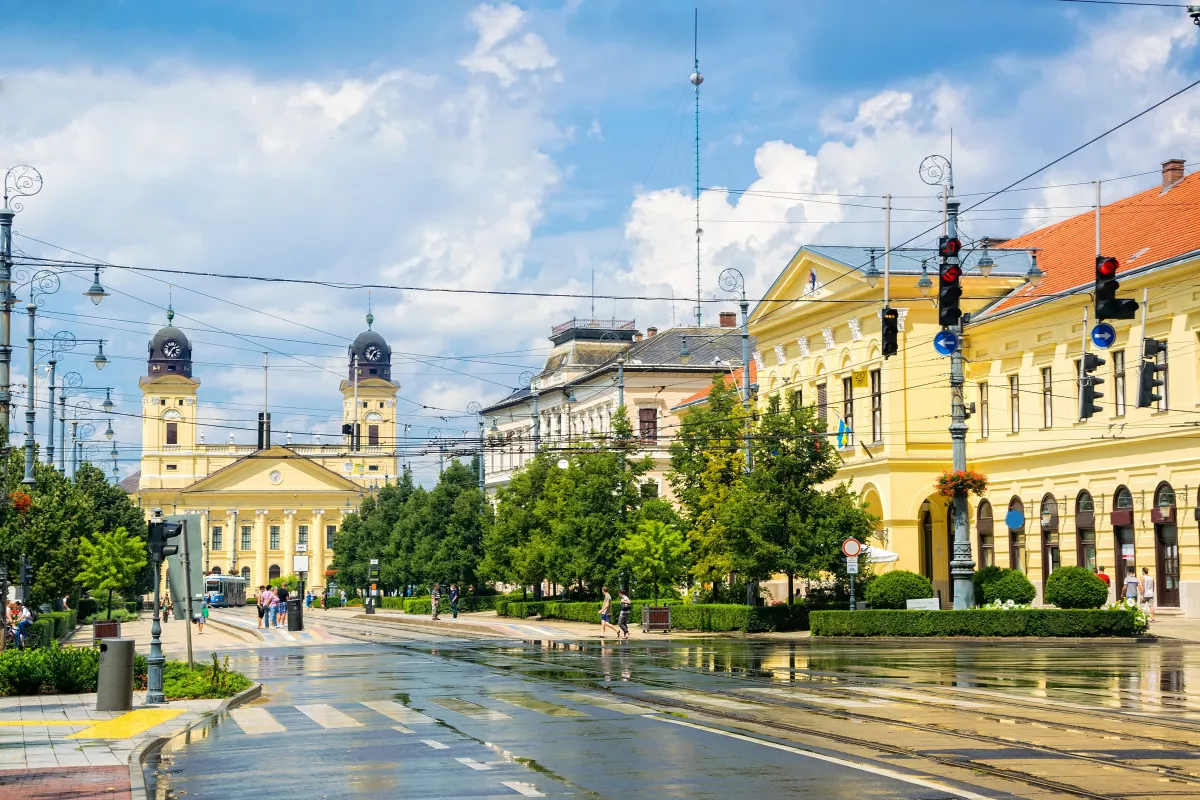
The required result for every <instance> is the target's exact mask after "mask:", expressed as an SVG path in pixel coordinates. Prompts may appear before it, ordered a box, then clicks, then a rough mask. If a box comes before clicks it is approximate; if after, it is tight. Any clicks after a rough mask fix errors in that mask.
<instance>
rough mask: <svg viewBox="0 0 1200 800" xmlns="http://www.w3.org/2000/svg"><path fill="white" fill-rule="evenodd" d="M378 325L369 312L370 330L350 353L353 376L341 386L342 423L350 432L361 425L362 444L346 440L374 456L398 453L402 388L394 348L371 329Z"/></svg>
mask: <svg viewBox="0 0 1200 800" xmlns="http://www.w3.org/2000/svg"><path fill="white" fill-rule="evenodd" d="M374 323H375V317H374V315H372V314H371V313H370V312H368V313H367V329H366V330H365V331H363V332H362V333H360V334H359V335H358V336H357V337H356V338H355V340H354V343H353V344H351V345H350V348H349V351H348V352H347V361H348V363H347V367H348V369H349V376H348V379H347V380H345V381H342V385H341V390H342V398H343V403H342V409H343V412H342V422H343V424H344V425H345V426H347V427H346V428H345V430H347V431H353V430H354V425H355V424H357V425H358V441H357V442H355V441H353V439H352V437H351V436H350V435H347V437H346V441H347V443H348V444H349V445H350V447H351V449H357V451H359V452H363V453H365V454H371V455H383V454H394V453H395V452H396V450H397V441H396V392H397V391H398V390H399V388H400V387H399V386H397V385H396V384H394V383H392V348H391V347H390V346H388V343H387V341H386V340H385V339H384V338H383V337H382V336H380V335H379V333H378V332H377V331H374V330H372V329H371V326H372V325H373V324H374ZM393 458H394V456H393ZM391 471H392V470H388V472H391Z"/></svg>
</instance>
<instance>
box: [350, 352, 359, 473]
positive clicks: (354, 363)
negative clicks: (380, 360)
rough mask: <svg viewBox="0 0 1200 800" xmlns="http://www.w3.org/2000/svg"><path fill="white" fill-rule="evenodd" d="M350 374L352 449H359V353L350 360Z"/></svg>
mask: <svg viewBox="0 0 1200 800" xmlns="http://www.w3.org/2000/svg"><path fill="white" fill-rule="evenodd" d="M350 375H351V377H352V378H354V421H353V422H351V423H350V450H351V452H354V451H356V450H358V353H355V354H354V358H352V359H351V360H350Z"/></svg>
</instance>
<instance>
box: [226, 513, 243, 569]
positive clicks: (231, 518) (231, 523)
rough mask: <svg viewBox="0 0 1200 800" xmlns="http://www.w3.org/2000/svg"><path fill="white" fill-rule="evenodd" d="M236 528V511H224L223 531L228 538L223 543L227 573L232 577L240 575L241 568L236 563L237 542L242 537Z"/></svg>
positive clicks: (240, 565)
mask: <svg viewBox="0 0 1200 800" xmlns="http://www.w3.org/2000/svg"><path fill="white" fill-rule="evenodd" d="M237 528H238V522H237V510H236V509H232V508H230V509H227V510H226V511H225V530H226V531H227V533H228V538H227V539H226V541H225V544H226V548H225V549H226V550H228V551H229V552H228V556H227V557H228V559H229V572H230V574H232V575H241V574H242V566H243V565H242V564H239V563H238V561H237V546H238V540H239V538H240V537H241V535H242V532H241V531H239V530H238V529H237Z"/></svg>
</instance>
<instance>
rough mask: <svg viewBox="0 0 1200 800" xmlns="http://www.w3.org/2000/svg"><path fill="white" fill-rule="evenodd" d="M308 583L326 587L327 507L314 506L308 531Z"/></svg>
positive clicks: (316, 586)
mask: <svg viewBox="0 0 1200 800" xmlns="http://www.w3.org/2000/svg"><path fill="white" fill-rule="evenodd" d="M308 584H309V586H312V587H314V588H318V587H324V586H325V584H326V580H325V509H323V508H314V509H313V511H312V527H311V528H310V529H309V532H308Z"/></svg>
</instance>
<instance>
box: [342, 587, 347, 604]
mask: <svg viewBox="0 0 1200 800" xmlns="http://www.w3.org/2000/svg"><path fill="white" fill-rule="evenodd" d="M341 592H342V605H346V590H345V589H342V590H341Z"/></svg>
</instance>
